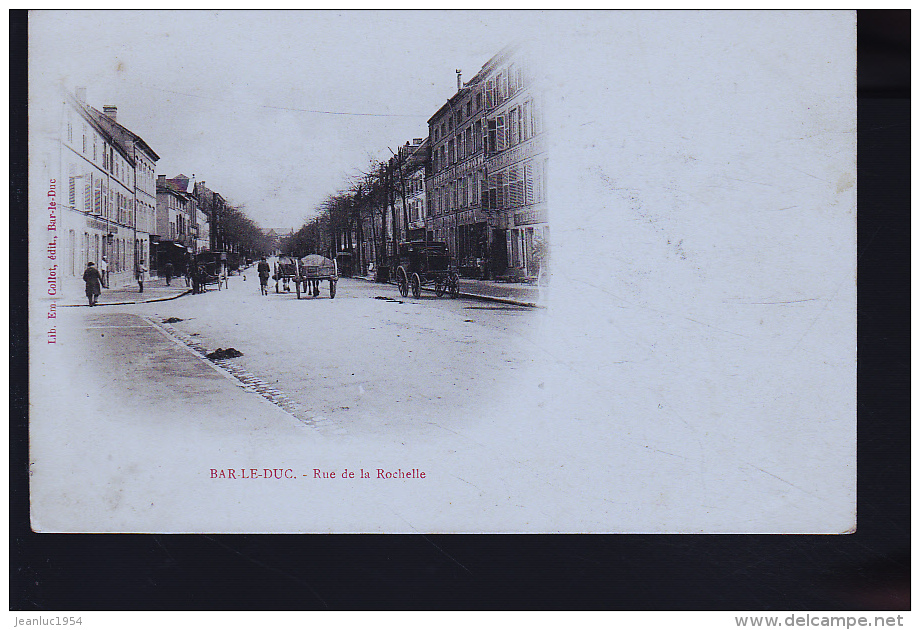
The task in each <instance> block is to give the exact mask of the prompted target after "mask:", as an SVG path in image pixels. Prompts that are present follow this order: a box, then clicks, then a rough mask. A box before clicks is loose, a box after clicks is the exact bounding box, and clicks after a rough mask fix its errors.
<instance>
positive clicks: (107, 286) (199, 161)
mask: <svg viewBox="0 0 920 630" xmlns="http://www.w3.org/2000/svg"><path fill="white" fill-rule="evenodd" d="M176 15H177V14H174V13H173V12H170V11H163V12H123V13H119V14H117V15H116V16H115V17H114V18H113V19H116V21H117V22H118V28H115V29H113V28H111V24H110V23H109V22H107V21H106V15H105V14H103V13H102V12H80V11H77V12H56V11H48V12H37V13H36V14H35V19H34V20H32V22H31V23H30V27H31V28H32V29H33V31H32V32H33V33H34V37H33V38H32V40H31V42H32V49H30V51H31V52H32V53H33V55H32V57H30V68H32V69H33V73H34V74H33V77H32V78H33V84H32V85H34V90H33V93H32V94H30V99H31V100H30V126H29V133H30V156H32V158H31V159H32V162H31V164H32V166H31V167H30V186H29V194H30V216H29V219H30V234H29V237H30V241H29V244H30V258H29V261H28V263H29V265H28V268H29V274H30V294H29V314H30V328H29V334H30V384H31V390H30V392H31V394H30V410H31V413H30V443H29V449H30V451H29V452H30V462H31V468H30V479H31V490H32V494H31V501H32V503H31V505H32V525H33V528H34V529H35V530H36V531H48V532H52V531H53V532H237V533H239V532H266V533H269V532H274V533H303V532H342V533H352V532H381V533H400V532H471V533H474V532H533V533H539V532H593V533H604V532H735V533H736V532H748V533H750V532H790V533H791V532H806V531H807V532H812V533H813V532H825V533H840V532H842V531H846V530H848V528H851V527H853V526H854V518H855V516H854V511H853V510H854V506H855V503H854V501H855V485H854V484H853V483H852V481H853V470H854V467H855V398H854V397H853V396H850V395H849V393H850V392H851V389H852V388H855V316H854V313H855V283H854V277H853V276H852V273H851V272H852V270H853V269H854V268H855V266H854V265H855V259H854V257H853V251H854V250H853V248H852V247H850V245H852V239H853V234H854V232H853V229H852V221H853V217H854V216H855V205H854V204H855V165H854V164H853V162H852V157H853V155H854V151H855V145H853V144H852V142H851V140H852V138H851V135H850V134H849V130H850V129H851V127H852V122H853V120H854V119H853V118H852V117H851V116H850V114H853V116H855V112H852V111H850V110H849V109H847V108H846V107H843V108H841V107H838V106H837V105H834V104H835V103H837V104H839V103H840V102H842V101H840V100H839V98H838V97H839V94H838V91H839V90H840V89H842V88H840V86H841V85H845V80H844V79H846V77H848V76H849V75H845V76H844V78H843V79H840V77H838V76H837V75H834V76H835V80H834V81H826V82H820V83H812V82H811V81H812V79H811V77H812V76H814V75H816V74H820V75H821V76H824V75H823V74H821V73H826V72H830V71H829V70H827V68H835V69H836V68H838V67H844V65H833V64H832V63H831V61H833V59H831V60H827V59H825V57H826V56H828V55H830V53H827V52H826V51H825V49H823V48H822V49H820V50H816V51H812V53H811V54H810V55H809V56H807V59H808V64H811V65H810V66H809V67H808V68H805V69H804V70H801V72H800V73H799V74H795V76H793V77H791V78H790V77H787V76H785V74H783V73H785V72H787V70H785V69H784V70H783V73H779V74H777V73H775V72H773V70H769V71H768V70H763V71H762V72H753V73H752V72H750V71H749V69H750V68H751V67H752V64H754V65H756V64H755V62H754V61H752V59H755V60H757V63H760V62H761V61H762V60H763V59H767V58H771V59H772V57H770V56H769V55H767V54H765V53H763V52H761V51H772V50H774V49H777V50H780V49H782V50H786V49H790V50H791V49H795V47H796V46H798V45H799V44H801V43H802V42H810V41H811V40H810V39H809V38H810V37H811V33H812V32H813V27H814V21H815V20H817V21H818V22H821V24H825V25H826V26H827V29H828V32H830V33H834V34H835V35H834V36H835V37H839V38H840V39H841V41H840V42H838V43H837V44H836V45H835V46H832V47H830V48H829V49H828V50H848V49H849V48H847V46H848V42H847V41H846V38H845V35H836V34H837V33H844V34H845V33H847V32H848V31H847V30H846V24H847V23H846V19H845V16H842V15H836V14H828V15H826V16H821V19H820V20H819V19H818V18H817V17H815V16H813V15H811V14H808V15H805V14H802V15H797V14H788V15H787V14H783V16H782V19H781V20H780V18H777V19H778V20H780V21H781V23H782V25H783V28H782V29H779V28H778V27H777V29H773V30H771V29H766V30H765V31H764V32H761V31H759V30H758V29H757V28H756V26H757V25H756V21H752V20H749V19H748V18H746V17H745V16H744V15H743V14H739V15H732V16H730V15H719V16H712V17H708V16H707V17H704V16H702V15H695V17H694V20H691V22H690V23H688V22H686V21H685V20H683V18H681V17H679V16H671V15H669V14H643V13H641V12H638V13H634V14H633V13H629V14H614V13H610V14H598V15H596V16H594V17H593V18H591V19H588V18H586V17H585V16H579V15H577V14H560V15H558V16H556V17H554V18H553V19H552V20H548V19H547V18H546V17H545V16H543V15H542V14H539V13H537V12H533V13H529V12H522V13H519V14H518V13H514V14H512V13H508V14H496V15H491V14H489V15H486V16H480V15H479V14H478V13H475V12H455V13H450V14H449V16H450V25H451V28H450V29H449V31H450V35H448V34H447V33H446V30H445V29H446V27H445V22H444V19H445V16H446V15H448V14H440V13H437V12H432V13H424V12H419V13H415V12H392V13H376V12H345V13H333V12H328V13H325V12H324V13H287V12H265V13H263V12H258V11H255V12H247V13H245V14H244V13H238V12H232V11H231V12H223V11H218V12H194V11H193V12H187V13H183V14H182V15H183V19H181V20H177V19H176ZM560 20H561V21H560ZM822 20H823V21H822ZM726 23H730V25H732V28H731V29H729V28H726V26H725V24H726ZM688 24H689V25H688ZM841 25H842V26H841ZM733 29H735V30H733ZM736 30H737V31H738V32H742V33H744V37H740V36H738V35H737V34H736V35H733V37H737V38H738V40H739V41H745V42H746V43H745V47H737V46H735V45H734V44H733V43H731V42H734V41H735V40H731V42H729V43H726V40H725V38H726V37H727V35H726V33H736ZM777 30H781V31H782V32H783V33H784V37H787V38H788V39H789V40H790V41H791V42H792V43H791V44H789V45H788V46H786V44H784V43H783V42H785V41H786V40H783V42H780V43H777V41H776V40H775V39H773V38H772V37H771V36H770V33H773V32H775V31H777ZM611 33H616V34H617V35H616V36H613V35H611ZM86 34H91V35H92V36H93V37H92V38H91V39H93V40H94V41H95V40H96V39H98V44H97V45H93V46H89V45H87V43H86V42H85V41H83V39H82V38H83V36H84V35H86ZM65 35H66V36H65ZM637 37H641V38H643V39H642V41H641V42H637V40H636V38H637ZM279 42H282V43H283V45H278V43H279ZM749 48H750V50H749ZM686 50H692V51H694V52H693V54H692V55H685V54H684V53H683V52H682V51H686ZM726 50H728V51H731V55H729V56H728V57H727V58H726V57H725V51H726ZM822 55H823V56H822ZM831 57H833V55H831ZM700 58H706V59H718V60H720V61H719V62H718V63H719V64H722V66H724V68H723V67H722V66H719V67H718V68H717V70H718V71H716V72H712V71H710V70H707V69H706V68H705V67H703V66H704V65H705V64H702V65H701V64H698V63H697V61H698V59H700ZM614 59H615V60H619V61H617V63H612V62H609V60H614ZM586 60H588V61H590V62H586ZM634 60H635V62H633V61H634ZM764 63H765V62H764ZM803 63H804V62H803ZM811 66H814V67H813V68H812V67H811ZM835 71H836V70H835ZM836 79H840V80H839V81H838V80H836ZM846 80H849V79H846ZM778 99H779V102H781V103H784V105H783V106H782V107H777V106H775V103H776V102H777V100H778ZM785 104H789V105H788V106H787V105H785ZM853 391H855V390H853ZM816 444H819V445H820V448H814V446H815V445H816Z"/></svg>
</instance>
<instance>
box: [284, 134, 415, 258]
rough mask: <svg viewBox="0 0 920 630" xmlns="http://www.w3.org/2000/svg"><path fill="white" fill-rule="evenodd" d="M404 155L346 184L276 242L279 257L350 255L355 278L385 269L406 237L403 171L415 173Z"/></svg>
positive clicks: (408, 155) (405, 179)
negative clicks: (358, 272)
mask: <svg viewBox="0 0 920 630" xmlns="http://www.w3.org/2000/svg"><path fill="white" fill-rule="evenodd" d="M408 149H409V147H406V150H400V152H399V154H395V155H394V156H393V157H392V158H390V159H389V160H387V161H385V162H372V163H371V164H370V166H369V167H368V168H367V169H366V170H365V171H363V172H361V173H359V174H358V175H357V176H354V177H352V178H351V180H350V181H349V185H348V187H347V188H346V189H344V190H340V191H338V192H336V193H335V194H332V195H329V196H328V197H327V198H326V199H325V200H323V202H322V203H321V204H320V206H319V207H318V208H317V214H316V215H315V216H314V217H312V218H311V219H309V220H308V221H307V222H305V223H304V224H303V225H302V226H301V227H300V229H299V230H297V231H296V232H295V233H294V234H292V235H291V236H289V237H286V238H283V239H282V241H281V251H282V252H283V253H285V254H290V255H294V256H305V255H307V254H311V253H321V254H323V255H324V256H326V257H332V256H333V255H335V254H336V253H337V252H341V251H345V252H352V254H353V255H354V256H355V259H354V264H355V266H356V268H357V269H359V270H361V272H363V271H364V270H366V269H367V267H368V264H369V263H371V262H374V263H375V265H376V267H377V269H381V268H383V267H388V266H389V265H391V264H392V260H391V257H392V256H393V255H394V254H395V247H394V243H398V242H399V241H400V240H404V239H406V238H407V236H408V235H409V216H408V203H407V199H406V197H407V188H408V186H407V182H408V175H410V173H408V172H407V170H408V169H409V168H413V170H414V169H415V168H420V167H421V166H420V165H418V164H417V163H411V160H410V158H411V157H412V154H411V153H410V151H409V150H408ZM365 244H367V245H369V247H364V245H365ZM367 250H370V252H371V254H370V256H368V255H367ZM367 258H370V260H368V259H367Z"/></svg>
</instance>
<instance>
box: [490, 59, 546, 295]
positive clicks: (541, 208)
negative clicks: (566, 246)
mask: <svg viewBox="0 0 920 630" xmlns="http://www.w3.org/2000/svg"><path fill="white" fill-rule="evenodd" d="M529 62H530V60H529V59H528V58H527V57H526V55H525V53H524V51H523V49H520V48H509V49H506V50H505V51H503V52H502V53H499V54H498V55H496V56H495V57H494V58H493V59H491V60H490V61H489V63H487V64H486V65H485V66H483V69H482V71H481V72H480V74H481V75H482V76H481V77H480V83H484V84H485V87H484V89H485V102H486V110H487V111H486V113H485V116H484V119H485V122H484V124H483V151H484V153H485V157H484V166H485V172H486V173H487V180H486V182H485V183H484V185H483V187H482V190H481V195H482V202H481V203H482V206H483V208H486V209H487V212H488V214H489V216H490V218H491V223H490V225H491V226H492V228H493V234H495V235H496V237H497V238H495V239H493V241H494V242H497V243H498V244H499V247H494V246H493V248H492V250H493V256H496V257H497V258H501V257H500V255H497V254H498V252H497V251H496V250H498V249H500V245H501V244H502V241H504V243H503V244H504V246H505V260H504V261H502V262H504V263H505V265H506V266H507V271H506V273H505V274H504V275H523V276H526V277H536V276H537V275H538V274H539V272H540V266H541V263H542V261H543V258H544V255H545V252H546V247H547V246H548V242H549V225H548V222H547V218H548V217H547V201H546V169H547V164H548V158H547V155H546V143H545V139H544V135H543V102H542V97H541V93H540V90H539V89H538V86H536V85H534V77H533V74H532V67H531V66H530V63H529ZM502 236H503V237H504V238H502Z"/></svg>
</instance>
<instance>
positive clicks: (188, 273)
mask: <svg viewBox="0 0 920 630" xmlns="http://www.w3.org/2000/svg"><path fill="white" fill-rule="evenodd" d="M193 270H194V266H193V265H192V261H191V260H186V261H185V269H183V270H182V272H183V274H184V275H185V286H186V287H190V286H192V275H193V274H192V271H193Z"/></svg>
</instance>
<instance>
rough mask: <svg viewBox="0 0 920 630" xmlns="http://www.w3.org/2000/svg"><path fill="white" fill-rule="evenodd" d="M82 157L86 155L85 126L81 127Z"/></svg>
mask: <svg viewBox="0 0 920 630" xmlns="http://www.w3.org/2000/svg"><path fill="white" fill-rule="evenodd" d="M83 155H86V125H83Z"/></svg>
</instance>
